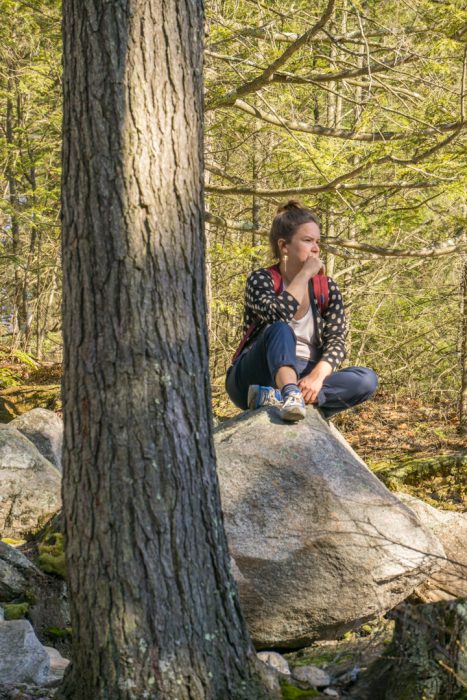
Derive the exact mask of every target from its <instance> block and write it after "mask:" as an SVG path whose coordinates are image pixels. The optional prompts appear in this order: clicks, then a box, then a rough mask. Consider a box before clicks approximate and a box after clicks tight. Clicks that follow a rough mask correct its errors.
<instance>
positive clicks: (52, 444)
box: [8, 408, 63, 471]
mask: <svg viewBox="0 0 467 700" xmlns="http://www.w3.org/2000/svg"><path fill="white" fill-rule="evenodd" d="M8 426H9V427H10V428H16V430H19V431H20V433H22V434H23V435H24V436H25V437H27V438H28V440H31V442H32V443H34V445H35V446H36V447H37V449H38V450H39V452H40V453H41V455H42V456H43V457H45V458H46V459H47V460H48V461H49V462H51V463H52V464H53V465H54V466H55V467H57V469H58V470H59V471H61V470H62V448H63V421H62V419H61V418H60V416H59V415H57V414H56V413H54V412H53V411H49V410H47V409H46V408H33V409H32V411H27V413H23V414H22V415H21V416H18V418H15V419H14V420H12V421H11V422H10V423H8Z"/></svg>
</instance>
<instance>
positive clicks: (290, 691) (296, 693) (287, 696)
mask: <svg viewBox="0 0 467 700" xmlns="http://www.w3.org/2000/svg"><path fill="white" fill-rule="evenodd" d="M281 692H282V700H307V698H316V697H319V696H320V693H319V692H318V691H317V690H313V689H310V690H301V688H296V687H295V686H294V685H290V683H287V682H283V683H281Z"/></svg>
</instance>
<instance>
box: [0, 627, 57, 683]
mask: <svg viewBox="0 0 467 700" xmlns="http://www.w3.org/2000/svg"><path fill="white" fill-rule="evenodd" d="M49 671H50V661H49V655H48V653H47V650H46V649H45V648H44V647H43V646H42V644H41V643H40V642H39V640H38V639H37V637H36V635H35V634H34V630H33V628H32V625H31V623H30V622H28V621H27V620H12V621H11V622H0V686H1V685H3V686H14V685H16V684H19V683H31V684H34V685H42V684H44V683H46V682H47V680H48V678H49Z"/></svg>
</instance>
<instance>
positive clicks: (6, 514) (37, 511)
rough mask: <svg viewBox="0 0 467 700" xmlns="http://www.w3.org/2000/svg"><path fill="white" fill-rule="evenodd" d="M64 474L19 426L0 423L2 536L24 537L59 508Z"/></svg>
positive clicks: (0, 520)
mask: <svg viewBox="0 0 467 700" xmlns="http://www.w3.org/2000/svg"><path fill="white" fill-rule="evenodd" d="M60 483H61V476H60V473H59V472H58V470H57V469H56V467H54V466H53V465H52V464H51V463H50V462H49V461H47V460H46V459H45V458H44V457H43V456H42V455H41V454H40V452H39V451H38V449H37V448H36V447H35V446H34V445H33V444H32V442H31V441H30V440H28V439H27V438H25V437H24V435H22V434H21V433H20V432H19V430H16V428H11V427H10V426H9V425H0V537H12V538H17V539H22V537H23V536H24V535H25V534H27V533H28V532H30V531H31V530H35V529H36V528H37V527H38V526H40V525H41V524H43V522H45V520H46V519H48V518H49V517H50V516H51V515H53V514H54V513H55V512H56V511H58V510H59V509H60V505H61V497H60Z"/></svg>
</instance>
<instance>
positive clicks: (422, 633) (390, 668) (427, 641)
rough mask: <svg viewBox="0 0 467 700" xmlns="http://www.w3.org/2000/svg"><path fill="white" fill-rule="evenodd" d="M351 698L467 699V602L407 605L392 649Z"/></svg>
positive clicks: (399, 613) (399, 612) (402, 609)
mask: <svg viewBox="0 0 467 700" xmlns="http://www.w3.org/2000/svg"><path fill="white" fill-rule="evenodd" d="M366 676H367V678H366V680H365V679H364V680H362V682H361V683H360V684H357V687H356V688H355V690H354V691H353V693H352V694H351V696H352V697H355V698H358V700H418V699H420V700H463V699H464V698H465V697H466V689H467V601H466V600H465V599H460V600H453V601H449V602H444V601H443V602H440V603H431V604H428V605H409V604H405V605H403V606H401V607H400V608H399V609H398V610H397V616H396V626H395V629H394V637H393V640H392V643H391V645H390V646H389V648H388V650H387V651H386V652H385V654H384V655H383V656H382V657H381V659H379V660H378V661H376V662H375V664H374V665H373V666H370V668H369V669H368V671H367V673H366Z"/></svg>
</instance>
